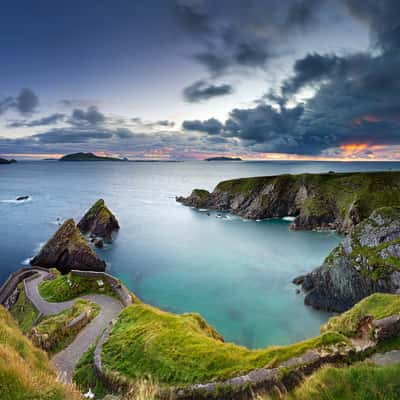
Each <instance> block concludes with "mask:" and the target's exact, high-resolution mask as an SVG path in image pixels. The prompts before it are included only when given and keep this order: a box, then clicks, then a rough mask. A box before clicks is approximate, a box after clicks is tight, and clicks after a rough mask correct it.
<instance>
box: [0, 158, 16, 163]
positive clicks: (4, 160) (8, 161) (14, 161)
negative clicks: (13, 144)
mask: <svg viewBox="0 0 400 400" xmlns="http://www.w3.org/2000/svg"><path fill="white" fill-rule="evenodd" d="M16 162H17V160H14V159H12V160H7V159H5V158H0V164H14V163H16Z"/></svg>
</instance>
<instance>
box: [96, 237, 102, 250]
mask: <svg viewBox="0 0 400 400" xmlns="http://www.w3.org/2000/svg"><path fill="white" fill-rule="evenodd" d="M94 245H95V246H96V247H97V248H98V249H102V248H103V247H104V242H103V241H102V240H101V239H96V240H95V241H94Z"/></svg>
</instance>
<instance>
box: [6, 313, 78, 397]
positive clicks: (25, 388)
mask: <svg viewBox="0 0 400 400" xmlns="http://www.w3.org/2000/svg"><path fill="white" fill-rule="evenodd" d="M0 398H1V399H2V400H16V399H21V400H22V399H29V400H78V399H80V398H81V397H80V395H79V394H78V393H76V392H74V391H72V389H71V388H69V387H66V386H63V385H62V384H61V383H59V382H58V381H57V376H56V373H55V371H54V370H53V369H52V367H51V366H50V363H49V360H48V358H47V355H46V354H45V353H44V352H43V351H41V350H39V349H37V348H36V347H35V346H33V344H32V343H31V342H30V341H29V339H28V338H26V337H25V336H23V335H22V333H21V332H20V331H19V329H18V326H17V324H16V323H15V321H14V320H13V319H12V317H11V315H10V314H9V313H8V312H7V311H6V310H5V309H4V308H3V307H1V306H0Z"/></svg>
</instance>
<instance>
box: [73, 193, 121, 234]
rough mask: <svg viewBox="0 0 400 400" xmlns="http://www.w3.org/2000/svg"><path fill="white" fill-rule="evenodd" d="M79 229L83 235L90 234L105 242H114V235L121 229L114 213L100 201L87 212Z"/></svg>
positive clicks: (80, 222) (79, 224)
mask: <svg viewBox="0 0 400 400" xmlns="http://www.w3.org/2000/svg"><path fill="white" fill-rule="evenodd" d="M78 228H79V229H80V231H81V232H83V233H90V234H91V235H94V236H99V237H101V238H103V239H105V240H108V241H111V240H112V233H113V232H114V231H116V230H118V229H119V224H118V221H117V219H116V218H115V216H114V215H113V213H112V212H111V211H110V210H109V209H108V207H107V206H106V205H105V203H104V200H103V199H99V200H97V201H96V203H94V204H93V206H92V207H91V208H90V209H89V210H88V211H87V212H86V214H85V215H84V216H83V218H82V219H81V220H80V221H79V223H78Z"/></svg>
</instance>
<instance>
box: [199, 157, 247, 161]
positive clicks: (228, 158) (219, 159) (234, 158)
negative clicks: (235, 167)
mask: <svg viewBox="0 0 400 400" xmlns="http://www.w3.org/2000/svg"><path fill="white" fill-rule="evenodd" d="M204 161H243V160H242V159H241V158H240V157H210V158H205V159H204Z"/></svg>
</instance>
